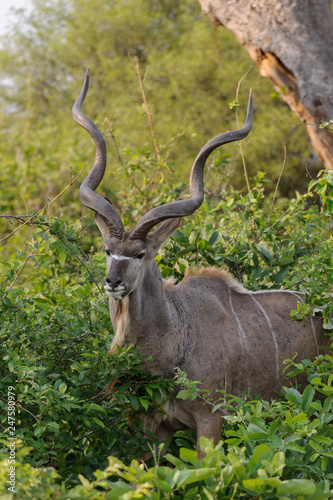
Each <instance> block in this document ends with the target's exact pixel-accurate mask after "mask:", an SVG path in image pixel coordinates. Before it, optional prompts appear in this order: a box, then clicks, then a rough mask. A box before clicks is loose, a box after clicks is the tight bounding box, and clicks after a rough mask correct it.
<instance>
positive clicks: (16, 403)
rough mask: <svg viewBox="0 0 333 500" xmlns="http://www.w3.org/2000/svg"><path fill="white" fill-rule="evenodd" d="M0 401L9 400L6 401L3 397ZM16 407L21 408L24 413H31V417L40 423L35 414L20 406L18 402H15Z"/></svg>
mask: <svg viewBox="0 0 333 500" xmlns="http://www.w3.org/2000/svg"><path fill="white" fill-rule="evenodd" d="M0 399H1V400H2V401H5V402H7V399H4V398H2V397H0ZM14 405H15V406H17V408H19V409H20V410H23V411H26V412H27V413H29V415H31V416H32V417H34V419H35V420H37V422H39V419H38V418H37V417H36V416H35V415H34V414H33V413H31V411H29V410H27V409H26V408H24V407H23V406H21V405H20V404H18V402H17V401H15V402H14Z"/></svg>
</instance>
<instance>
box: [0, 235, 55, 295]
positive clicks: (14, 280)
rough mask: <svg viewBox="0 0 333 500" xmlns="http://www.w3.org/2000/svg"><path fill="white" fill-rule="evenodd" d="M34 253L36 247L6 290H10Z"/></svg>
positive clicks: (44, 236)
mask: <svg viewBox="0 0 333 500" xmlns="http://www.w3.org/2000/svg"><path fill="white" fill-rule="evenodd" d="M46 234H47V233H45V234H44V235H43V238H42V239H41V242H42V241H43V240H44V239H45V238H46ZM35 252H36V247H35V248H34V249H33V250H32V252H30V254H29V255H28V257H27V258H26V259H25V261H24V262H23V264H22V266H21V267H20V269H19V270H18V271H17V274H16V276H15V278H14V279H13V281H12V283H11V285H10V287H9V288H8V290H11V289H12V288H13V286H14V283H15V282H16V281H17V279H18V277H19V276H20V274H21V272H22V271H23V269H24V268H25V266H26V265H27V263H28V261H29V260H30V259H31V257H32V256H33V255H34V254H35Z"/></svg>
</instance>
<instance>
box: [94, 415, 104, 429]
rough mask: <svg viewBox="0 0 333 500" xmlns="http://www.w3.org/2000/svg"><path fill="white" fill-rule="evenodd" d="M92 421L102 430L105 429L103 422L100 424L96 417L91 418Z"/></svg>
mask: <svg viewBox="0 0 333 500" xmlns="http://www.w3.org/2000/svg"><path fill="white" fill-rule="evenodd" d="M93 421H94V422H95V423H96V424H97V425H99V426H100V427H103V429H105V425H104V424H103V422H102V421H101V420H100V419H99V418H97V417H93Z"/></svg>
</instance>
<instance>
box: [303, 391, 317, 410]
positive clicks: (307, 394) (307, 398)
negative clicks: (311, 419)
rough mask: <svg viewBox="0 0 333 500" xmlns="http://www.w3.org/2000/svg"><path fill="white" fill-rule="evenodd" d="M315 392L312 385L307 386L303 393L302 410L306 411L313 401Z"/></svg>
mask: <svg viewBox="0 0 333 500" xmlns="http://www.w3.org/2000/svg"><path fill="white" fill-rule="evenodd" d="M315 392H316V391H315V390H314V388H313V386H312V385H307V386H306V388H305V389H304V391H303V408H304V410H307V409H308V408H309V406H310V404H311V403H312V401H313V397H314V395H315Z"/></svg>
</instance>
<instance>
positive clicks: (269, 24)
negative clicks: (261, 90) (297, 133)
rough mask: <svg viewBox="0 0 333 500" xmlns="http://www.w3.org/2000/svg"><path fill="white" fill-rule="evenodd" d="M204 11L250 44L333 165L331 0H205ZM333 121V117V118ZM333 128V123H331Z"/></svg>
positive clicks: (261, 67) (265, 73)
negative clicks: (326, 125)
mask: <svg viewBox="0 0 333 500" xmlns="http://www.w3.org/2000/svg"><path fill="white" fill-rule="evenodd" d="M199 2H200V4H201V7H202V10H203V12H204V13H205V14H206V15H207V16H208V17H209V18H210V19H211V20H212V21H213V22H215V23H216V24H221V25H223V26H225V27H226V28H227V29H228V30H229V31H231V32H232V33H233V34H234V35H235V36H236V37H237V39H238V40H239V42H240V43H241V44H242V45H244V47H245V49H246V50H247V51H248V53H249V54H250V56H251V58H252V59H253V60H254V61H255V62H256V63H257V65H258V66H259V71H260V74H261V75H262V76H264V77H266V78H268V79H269V80H270V81H271V82H272V83H273V85H274V86H275V88H276V89H277V90H278V91H279V92H280V94H281V96H282V98H283V99H284V100H285V101H286V102H287V103H288V105H289V106H290V108H291V109H292V110H293V111H294V112H295V113H296V114H297V115H298V116H299V117H300V118H301V119H302V121H303V122H304V123H305V124H306V128H307V131H308V134H309V136H310V138H311V141H312V144H313V147H314V149H315V151H316V153H317V154H318V156H319V158H320V159H321V160H322V161H323V163H324V165H325V167H326V168H327V169H333V133H332V132H330V131H329V129H328V128H319V126H320V124H322V123H323V122H329V121H330V120H332V119H333V14H332V1H331V0H256V1H252V2H251V1H249V0H199ZM332 123H333V122H332ZM331 128H333V127H332V125H331Z"/></svg>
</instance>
